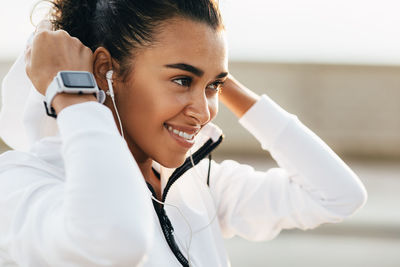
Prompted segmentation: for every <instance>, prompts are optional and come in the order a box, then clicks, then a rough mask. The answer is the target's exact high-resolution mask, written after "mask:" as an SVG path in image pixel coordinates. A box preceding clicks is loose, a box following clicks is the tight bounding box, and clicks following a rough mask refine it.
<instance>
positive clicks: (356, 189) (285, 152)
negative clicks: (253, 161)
mask: <svg viewBox="0 0 400 267" xmlns="http://www.w3.org/2000/svg"><path fill="white" fill-rule="evenodd" d="M239 122H240V123H241V124H242V125H243V126H244V127H245V128H246V129H247V130H249V131H250V132H251V133H252V134H253V135H254V136H255V137H256V139H257V140H258V141H259V142H260V143H261V145H262V148H263V149H265V150H268V151H269V152H270V153H271V155H272V157H273V158H274V159H275V160H276V161H277V163H278V165H279V168H272V169H270V170H268V171H267V172H259V171H255V170H254V169H253V168H252V167H250V166H247V165H242V164H238V163H237V162H234V161H231V160H228V161H223V162H222V163H221V164H213V166H212V167H211V171H212V173H211V175H212V176H211V180H210V182H211V184H210V188H211V190H212V192H214V195H215V198H216V202H217V207H218V212H219V219H220V224H221V229H222V232H223V234H224V236H225V237H231V236H233V235H239V236H242V237H244V238H247V239H251V240H266V239H272V238H274V237H275V236H276V235H277V234H278V233H279V232H280V231H281V230H282V229H289V228H300V229H303V230H305V229H310V228H314V227H316V226H318V225H319V224H321V223H326V222H339V221H341V220H342V219H343V218H345V217H347V216H349V215H351V214H353V213H354V212H355V211H356V210H357V209H359V208H360V207H361V206H363V205H364V203H365V202H366V199H367V193H366V190H365V188H364V186H363V185H362V183H361V182H360V180H359V179H358V177H357V176H356V174H355V173H354V172H353V171H352V170H351V169H350V168H349V167H348V166H347V165H346V164H345V163H344V162H343V161H342V160H341V159H340V158H339V157H338V156H337V155H336V154H335V153H334V152H333V151H332V150H331V149H330V148H329V147H328V146H327V145H326V144H325V143H324V142H323V141H322V140H321V139H320V138H319V137H318V136H316V135H315V134H314V133H313V132H311V131H310V130H309V129H308V128H307V127H305V126H304V125H303V124H302V123H301V122H300V121H299V120H298V119H297V117H296V116H294V115H291V114H289V113H287V112H286V111H284V110H283V109H282V108H281V107H279V106H278V105H277V104H276V103H274V102H273V101H272V100H271V99H270V98H268V97H267V96H265V95H263V96H262V97H261V99H260V100H259V101H258V102H257V103H255V104H254V105H253V106H252V107H251V108H250V109H249V110H248V111H247V112H246V114H245V115H244V116H243V117H242V118H241V119H240V121H239Z"/></svg>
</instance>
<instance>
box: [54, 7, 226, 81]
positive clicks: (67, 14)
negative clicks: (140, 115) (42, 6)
mask: <svg viewBox="0 0 400 267" xmlns="http://www.w3.org/2000/svg"><path fill="white" fill-rule="evenodd" d="M52 3H53V9H52V13H51V15H52V23H53V26H54V28H55V29H63V30H65V31H67V32H68V33H69V34H70V35H71V36H74V37H77V38H78V39H79V40H80V41H81V42H82V43H83V44H84V45H86V46H88V47H90V48H91V49H92V51H94V50H95V49H96V48H98V47H100V46H103V47H105V48H106V49H107V50H108V51H109V52H110V54H111V56H112V57H113V58H114V59H115V60H116V61H117V62H118V63H119V64H120V66H121V70H120V75H121V76H124V74H125V72H126V71H127V70H128V69H129V63H128V62H127V59H129V58H131V56H133V55H134V54H133V53H134V51H135V50H136V49H137V48H140V47H143V46H146V45H151V44H152V43H153V42H154V34H155V32H156V31H157V29H158V28H159V26H160V25H162V23H163V22H165V21H166V20H168V19H172V18H174V17H182V18H187V19H191V20H194V21H198V22H202V23H206V24H207V25H209V26H210V27H212V28H213V29H215V30H217V29H220V28H223V23H222V19H221V14H220V11H219V8H218V4H217V3H216V2H215V1H214V0H52Z"/></svg>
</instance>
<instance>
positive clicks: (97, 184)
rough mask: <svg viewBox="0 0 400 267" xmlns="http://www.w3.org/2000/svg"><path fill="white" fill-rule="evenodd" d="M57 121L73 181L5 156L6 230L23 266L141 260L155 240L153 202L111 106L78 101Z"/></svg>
mask: <svg viewBox="0 0 400 267" xmlns="http://www.w3.org/2000/svg"><path fill="white" fill-rule="evenodd" d="M57 123H58V126H59V129H60V136H61V139H62V156H63V160H64V165H65V181H62V180H60V179H58V178H55V177H52V176H51V175H50V174H51V171H50V170H49V171H48V172H46V170H40V169H37V168H34V167H29V166H26V167H13V166H12V164H11V165H10V164H8V165H7V166H4V164H3V166H2V164H1V163H0V218H2V220H3V219H5V221H3V222H2V223H0V231H1V233H0V235H2V236H3V237H5V239H7V242H9V244H10V246H9V253H10V254H11V256H12V258H13V259H14V260H15V261H16V262H17V263H18V264H19V265H20V266H45V265H46V266H136V265H138V264H139V263H140V262H141V261H142V260H143V259H144V258H145V256H146V252H147V251H148V249H149V247H150V246H151V241H152V238H153V232H152V230H153V223H154V222H153V217H152V213H151V211H152V209H153V207H152V203H151V199H150V193H149V191H148V188H147V186H146V184H145V182H144V179H143V176H142V174H141V172H140V169H139V168H138V165H137V163H136V161H135V159H134V158H133V156H132V154H131V153H130V151H129V149H128V146H127V144H126V143H125V141H124V140H123V138H121V136H120V135H119V133H118V130H117V127H116V125H115V122H114V119H113V116H112V114H111V111H110V110H109V109H108V108H106V107H105V106H103V105H101V104H99V103H96V102H86V103H81V104H76V105H72V106H69V107H67V108H65V109H63V110H62V111H61V112H60V114H59V115H58V118H57ZM21 160H23V159H21ZM0 162H1V157H0ZM5 239H2V240H3V241H4V240H5ZM0 240H1V238H0ZM0 243H1V242H0ZM45 263H46V264H45Z"/></svg>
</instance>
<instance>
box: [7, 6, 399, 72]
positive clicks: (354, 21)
mask: <svg viewBox="0 0 400 267" xmlns="http://www.w3.org/2000/svg"><path fill="white" fill-rule="evenodd" d="M35 2H36V0H9V1H7V8H4V7H3V8H2V9H1V10H0V34H1V37H0V38H1V39H0V40H1V42H0V59H2V58H3V59H4V58H9V59H10V58H11V59H12V58H14V57H16V55H17V54H18V52H19V51H21V50H22V49H23V47H24V44H25V39H26V38H27V36H28V35H29V33H30V32H31V31H32V30H33V26H31V25H30V22H29V14H30V9H31V8H32V6H33V3H35ZM220 3H221V7H222V11H223V16H224V19H225V24H226V28H227V34H228V42H229V49H230V56H231V58H230V59H231V60H254V61H273V62H309V63H345V64H394V65H400V15H399V14H400V13H399V10H400V1H399V0H278V1H277V0H245V1H244V0H220Z"/></svg>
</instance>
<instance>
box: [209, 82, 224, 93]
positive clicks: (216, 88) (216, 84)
mask: <svg viewBox="0 0 400 267" xmlns="http://www.w3.org/2000/svg"><path fill="white" fill-rule="evenodd" d="M223 84H224V82H223V81H216V82H214V83H212V84H210V85H208V86H207V88H208V89H211V90H213V91H216V92H218V91H219V90H221V87H222V86H223Z"/></svg>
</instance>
